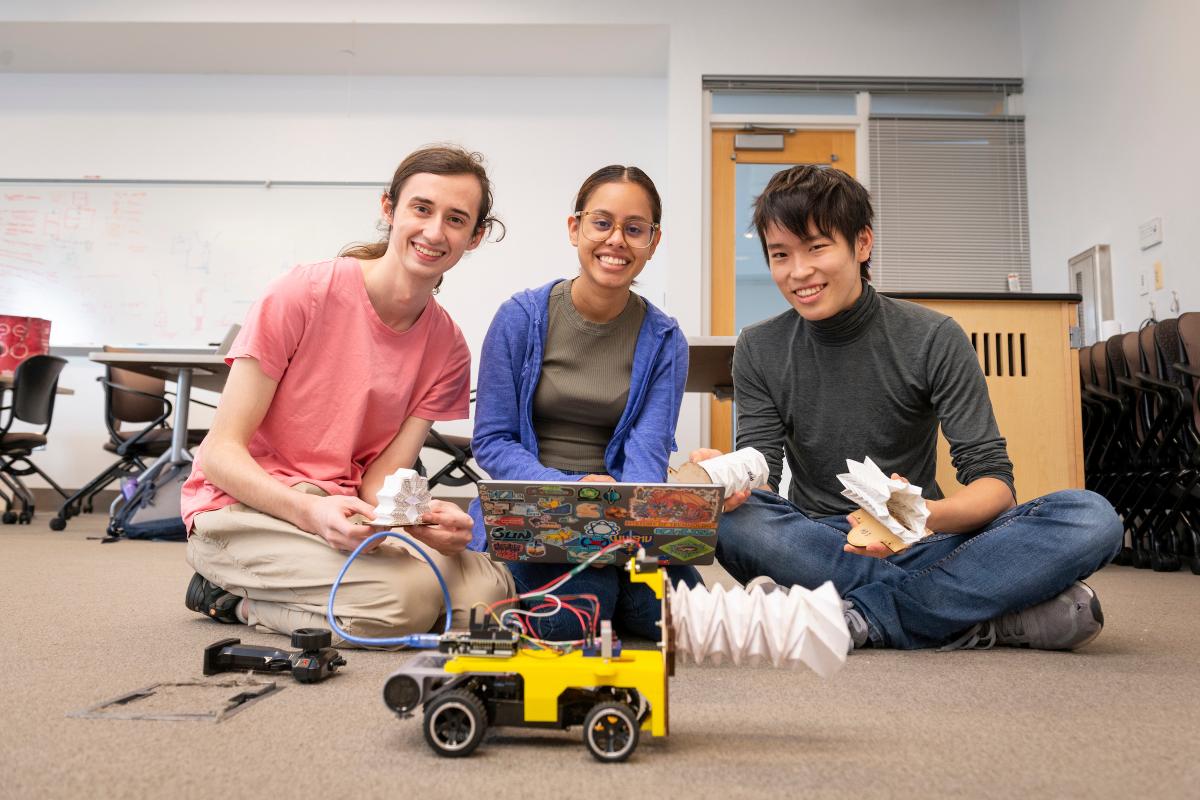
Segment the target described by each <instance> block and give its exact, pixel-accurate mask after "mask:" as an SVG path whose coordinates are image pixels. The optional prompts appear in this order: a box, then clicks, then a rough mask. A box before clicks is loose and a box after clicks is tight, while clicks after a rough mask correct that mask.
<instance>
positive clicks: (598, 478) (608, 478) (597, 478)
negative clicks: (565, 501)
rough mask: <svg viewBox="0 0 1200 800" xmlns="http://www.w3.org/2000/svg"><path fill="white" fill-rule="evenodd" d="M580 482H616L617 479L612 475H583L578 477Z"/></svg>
mask: <svg viewBox="0 0 1200 800" xmlns="http://www.w3.org/2000/svg"><path fill="white" fill-rule="evenodd" d="M579 482H580V483H616V482H617V479H616V478H614V477H613V476H612V475H595V474H593V475H584V476H583V477H582V478H580V479H579Z"/></svg>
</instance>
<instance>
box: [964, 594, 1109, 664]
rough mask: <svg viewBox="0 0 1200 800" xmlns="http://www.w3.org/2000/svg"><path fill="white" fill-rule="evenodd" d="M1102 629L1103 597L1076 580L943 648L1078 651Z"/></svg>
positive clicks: (973, 629)
mask: <svg viewBox="0 0 1200 800" xmlns="http://www.w3.org/2000/svg"><path fill="white" fill-rule="evenodd" d="M1103 628H1104V612H1103V611H1101V610H1100V598H1098V597H1096V593H1095V592H1094V591H1093V590H1092V587H1090V586H1088V585H1087V584H1086V583H1084V582H1083V581H1075V583H1073V584H1071V586H1070V587H1069V588H1068V589H1067V590H1066V591H1065V592H1063V593H1062V594H1060V595H1058V596H1057V597H1052V598H1050V599H1049V600H1047V601H1046V602H1044V603H1038V604H1037V605H1036V606H1030V607H1029V608H1026V609H1022V610H1021V611H1013V612H1010V613H1008V614H1004V615H1002V616H999V617H997V618H995V619H992V620H988V621H987V622H981V623H979V624H978V625H975V626H974V627H972V628H970V629H968V630H967V631H966V632H965V633H964V634H963V635H962V636H960V637H959V638H958V639H956V640H954V641H953V642H950V643H949V644H947V645H946V646H945V647H943V648H941V649H942V650H943V651H947V650H972V649H974V650H988V649H990V648H992V647H994V646H997V645H999V646H1002V647H1030V648H1033V649H1036V650H1076V649H1078V648H1080V647H1083V646H1084V645H1085V644H1087V643H1089V642H1090V641H1092V640H1093V639H1095V638H1096V637H1097V636H1099V635H1100V631H1101V630H1102V629H1103Z"/></svg>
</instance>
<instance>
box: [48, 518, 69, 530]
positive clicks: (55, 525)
mask: <svg viewBox="0 0 1200 800" xmlns="http://www.w3.org/2000/svg"><path fill="white" fill-rule="evenodd" d="M66 529H67V521H66V520H65V519H63V518H62V517H54V518H53V519H51V520H50V530H52V531H65V530H66Z"/></svg>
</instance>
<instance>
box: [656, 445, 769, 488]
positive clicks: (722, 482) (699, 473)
mask: <svg viewBox="0 0 1200 800" xmlns="http://www.w3.org/2000/svg"><path fill="white" fill-rule="evenodd" d="M670 479H671V482H672V483H715V484H717V485H718V486H721V487H723V488H724V489H725V496H726V497H729V496H730V495H732V494H737V493H738V492H742V491H745V490H746V489H757V488H758V487H760V486H762V485H763V484H764V483H766V482H767V460H766V459H765V458H763V454H762V453H760V452H758V451H757V450H755V449H754V448H753V447H743V448H742V449H741V450H736V451H734V452H732V453H725V454H724V455H719V456H716V457H715V458H707V459H705V460H704V461H700V462H695V461H689V462H687V463H686V464H683V465H681V466H680V467H679V469H676V470H672V471H671V476H670Z"/></svg>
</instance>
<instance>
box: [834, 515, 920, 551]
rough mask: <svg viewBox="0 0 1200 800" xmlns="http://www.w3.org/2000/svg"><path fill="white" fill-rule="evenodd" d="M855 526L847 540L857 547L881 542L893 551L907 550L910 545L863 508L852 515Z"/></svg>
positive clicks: (848, 534)
mask: <svg viewBox="0 0 1200 800" xmlns="http://www.w3.org/2000/svg"><path fill="white" fill-rule="evenodd" d="M850 518H851V519H852V520H854V527H853V528H851V529H850V532H849V533H847V534H846V542H847V543H848V544H852V545H854V546H855V547H866V546H867V545H869V544H872V543H873V542H880V543H882V544H883V545H885V546H886V547H887V549H889V550H891V551H892V552H893V553H899V552H900V551H902V550H907V549H908V545H907V544H905V543H904V540H903V539H901V538H900V537H899V536H897V535H896V534H894V533H892V532H891V531H889V530H888V529H887V526H885V525H884V524H883V523H882V522H880V521H879V520H877V519H875V518H874V517H872V516H871V515H870V514H868V513H867V512H865V511H862V510H861V509H860V510H858V511H855V512H854V513H852V514H851V515H850Z"/></svg>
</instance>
